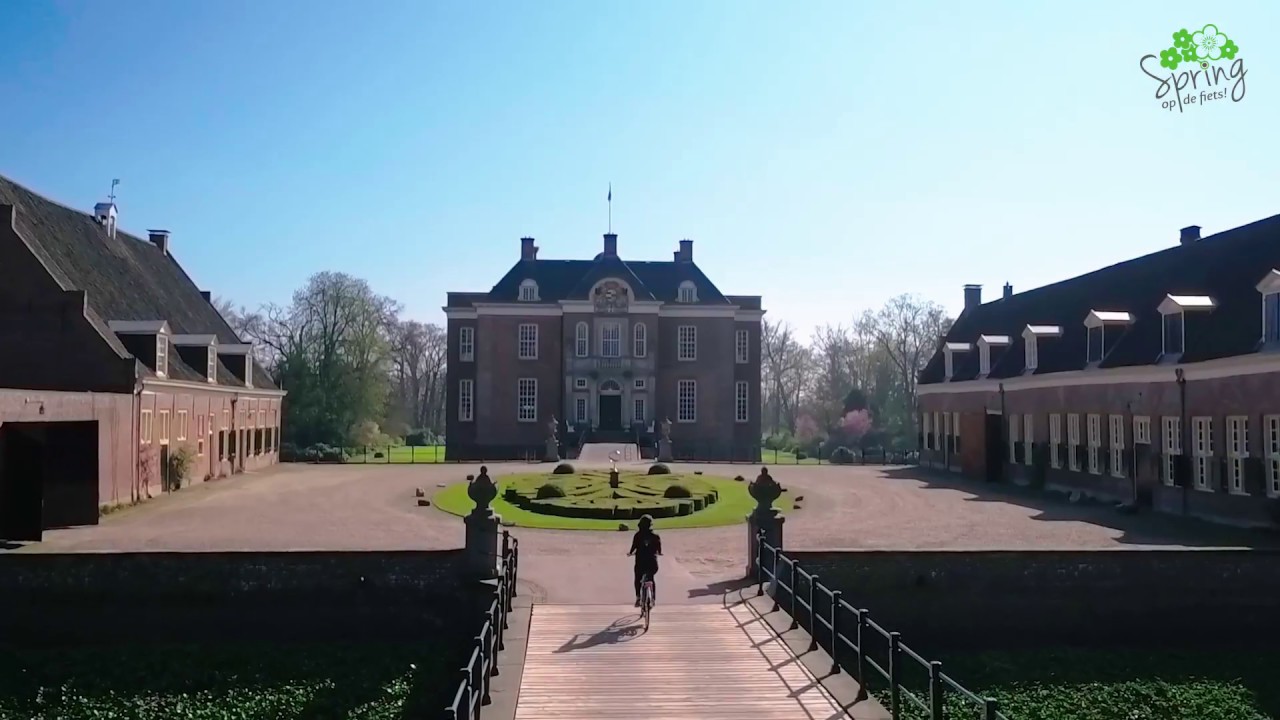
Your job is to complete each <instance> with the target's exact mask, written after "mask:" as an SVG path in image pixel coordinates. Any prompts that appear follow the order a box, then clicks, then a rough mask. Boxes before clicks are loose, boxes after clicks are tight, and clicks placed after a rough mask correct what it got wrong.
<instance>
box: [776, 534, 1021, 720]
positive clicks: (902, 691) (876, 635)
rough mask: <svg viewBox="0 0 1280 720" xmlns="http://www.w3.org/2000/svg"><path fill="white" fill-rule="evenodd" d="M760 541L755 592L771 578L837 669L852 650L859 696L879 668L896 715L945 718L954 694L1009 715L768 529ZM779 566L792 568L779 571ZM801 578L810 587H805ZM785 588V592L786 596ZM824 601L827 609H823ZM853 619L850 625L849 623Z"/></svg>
mask: <svg viewBox="0 0 1280 720" xmlns="http://www.w3.org/2000/svg"><path fill="white" fill-rule="evenodd" d="M756 543H757V545H756V582H757V585H758V587H757V589H756V596H757V597H759V596H761V595H764V584H765V580H766V579H768V580H769V581H770V582H771V583H772V584H773V587H774V590H773V593H772V594H771V595H772V597H773V609H774V611H778V610H782V609H783V608H782V605H783V603H788V604H789V605H790V610H789V612H790V615H791V629H792V630H795V629H797V628H801V629H803V630H804V631H805V632H807V633H809V637H810V640H809V650H810V651H813V650H817V649H818V648H819V647H821V648H822V649H823V650H825V651H826V652H827V653H828V654H829V655H830V656H831V658H832V664H831V673H832V674H835V673H839V672H841V671H842V670H844V668H843V666H842V664H841V662H840V660H841V658H842V657H844V658H848V657H850V655H853V657H854V660H853V663H854V667H853V669H852V670H851V671H850V674H851V675H852V676H853V677H854V679H855V680H857V681H858V687H859V697H858V699H859V700H865V699H866V697H867V686H868V680H869V679H875V678H871V677H869V674H868V671H874V673H875V674H876V675H878V676H879V680H878V681H877V682H879V681H883V683H885V684H886V685H887V687H886V690H887V692H888V694H889V712H890V714H891V715H892V717H893V720H899V719H900V718H903V717H904V713H905V712H907V711H908V710H909V709H916V710H918V711H920V712H922V713H924V716H925V717H928V718H929V720H946V717H947V711H946V707H945V706H946V701H947V697H948V696H949V695H954V696H956V697H958V698H960V701H961V702H962V703H965V704H970V707H971V708H972V709H973V710H975V711H977V712H978V713H979V716H980V717H981V718H983V720H1009V717H1008V716H1007V715H1004V714H1003V713H1001V712H1000V706H999V703H998V702H997V701H996V700H994V699H992V698H987V697H979V696H978V695H976V694H974V693H973V692H971V691H969V690H968V689H967V688H965V687H964V686H963V685H961V684H960V683H958V682H956V681H955V680H954V679H953V678H951V677H950V676H949V675H947V674H946V673H944V672H942V663H941V662H938V661H937V660H933V661H930V660H926V659H925V658H924V657H922V656H921V655H920V654H919V653H917V652H915V651H914V650H912V649H911V648H909V647H907V646H906V645H905V644H903V642H902V634H901V633H898V632H891V631H889V630H886V629H885V628H884V627H882V626H881V625H879V624H878V623H876V622H875V621H874V620H872V619H871V613H870V611H868V610H866V609H859V608H855V607H854V606H852V605H850V604H849V603H848V602H846V601H845V600H844V598H842V597H841V591H839V590H832V589H831V588H829V587H827V586H826V585H823V584H822V583H821V582H820V581H819V580H818V576H817V575H816V574H813V573H810V572H807V571H805V569H804V568H802V567H800V562H799V561H798V560H795V559H793V558H789V557H787V556H786V555H785V554H784V553H783V552H782V550H780V549H779V548H776V547H774V546H772V545H770V544H769V543H767V542H765V537H764V533H760V535H759V536H758V537H757V538H756ZM766 551H768V552H767V554H768V558H769V559H768V560H766ZM766 566H769V567H772V570H770V569H767V567H766ZM779 566H783V567H785V568H788V569H786V570H783V571H782V575H779ZM784 577H785V578H787V579H789V580H790V584H789V585H788V584H787V583H785V582H783V578H784ZM801 583H805V584H806V587H805V588H801V587H800V585H801ZM806 589H807V592H805V590H806ZM784 592H785V595H786V597H782V595H783V593H784ZM806 595H807V598H808V599H807V601H806V599H805V596H806ZM819 598H825V599H826V600H827V602H825V603H824V602H821V601H819V600H818V599H819ZM820 605H821V606H823V607H824V610H825V611H819V610H818V607H819V606H820ZM802 617H803V618H806V619H807V620H808V624H807V626H806V625H805V623H803V622H801V618H802ZM850 621H851V622H852V625H851V626H850V625H848V624H847V623H849V622H850ZM846 627H849V628H850V630H851V632H852V637H851V636H850V635H847V634H845V632H846V631H845V630H844V628H846ZM824 641H825V642H824ZM877 642H880V643H881V645H880V647H879V648H876V647H873V643H877ZM877 650H879V651H880V652H877ZM877 657H878V659H877ZM913 665H914V668H913ZM911 669H915V670H917V671H919V670H923V671H925V672H926V673H927V674H928V689H927V690H926V691H923V692H913V691H912V690H910V689H908V688H907V687H905V686H904V684H905V683H904V675H906V674H907V673H908V672H909V671H910V670H911ZM907 703H909V704H910V705H907Z"/></svg>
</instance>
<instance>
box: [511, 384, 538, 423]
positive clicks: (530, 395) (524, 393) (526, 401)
mask: <svg viewBox="0 0 1280 720" xmlns="http://www.w3.org/2000/svg"><path fill="white" fill-rule="evenodd" d="M516 421H517V422H522V423H530V422H537V421H538V379H537V378H518V379H517V380H516Z"/></svg>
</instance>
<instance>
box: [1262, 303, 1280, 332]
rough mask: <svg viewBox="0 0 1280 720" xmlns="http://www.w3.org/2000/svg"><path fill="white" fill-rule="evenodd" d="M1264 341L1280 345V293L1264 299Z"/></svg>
mask: <svg viewBox="0 0 1280 720" xmlns="http://www.w3.org/2000/svg"><path fill="white" fill-rule="evenodd" d="M1262 341H1263V342H1266V343H1280V293H1271V294H1270V295H1267V296H1266V297H1264V298H1262Z"/></svg>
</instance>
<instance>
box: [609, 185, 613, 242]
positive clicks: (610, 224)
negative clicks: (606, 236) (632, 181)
mask: <svg viewBox="0 0 1280 720" xmlns="http://www.w3.org/2000/svg"><path fill="white" fill-rule="evenodd" d="M609 232H610V233H612V232H613V183H609Z"/></svg>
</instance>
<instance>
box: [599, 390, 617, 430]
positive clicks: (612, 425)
mask: <svg viewBox="0 0 1280 720" xmlns="http://www.w3.org/2000/svg"><path fill="white" fill-rule="evenodd" d="M600 429H601V430H621V429H622V396H621V395H601V396H600Z"/></svg>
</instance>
